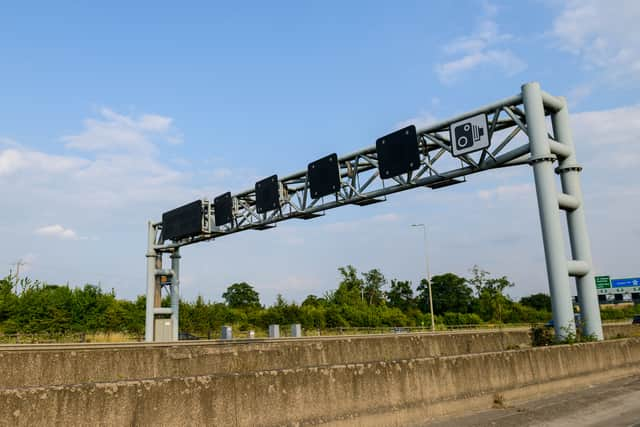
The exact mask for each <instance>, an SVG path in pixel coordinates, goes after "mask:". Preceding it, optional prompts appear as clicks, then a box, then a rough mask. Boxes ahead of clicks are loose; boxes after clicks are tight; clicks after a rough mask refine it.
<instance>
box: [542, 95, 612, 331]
mask: <svg viewBox="0 0 640 427" xmlns="http://www.w3.org/2000/svg"><path fill="white" fill-rule="evenodd" d="M562 100H563V101H564V106H563V108H562V109H560V110H559V111H557V112H556V113H555V114H554V115H553V116H552V117H551V122H552V124H553V134H554V136H555V139H556V140H557V141H558V142H560V143H562V144H564V145H566V146H567V147H568V148H570V152H571V154H570V155H569V156H567V157H565V158H564V159H561V161H560V164H559V166H558V168H557V172H558V173H559V174H560V180H561V183H562V192H563V193H565V194H568V195H570V196H573V197H574V198H576V199H577V200H578V202H579V204H578V207H577V208H575V209H567V210H566V212H567V225H568V228H569V241H570V243H571V254H572V257H573V259H574V260H576V261H584V262H585V263H586V264H587V265H588V267H589V271H588V272H587V273H586V274H584V275H581V276H580V275H578V276H576V288H577V291H578V302H579V304H580V313H581V316H582V320H581V323H582V331H583V333H584V334H586V335H591V336H594V337H596V338H597V339H599V340H602V339H603V338H604V335H603V333H602V320H601V319H600V304H599V303H598V293H597V292H596V286H595V281H594V276H593V264H592V259H591V243H590V242H589V234H588V232H587V222H586V220H585V214H584V199H583V197H582V188H581V186H580V171H581V170H582V168H581V167H580V165H579V164H578V162H577V160H576V153H575V146H574V143H573V135H572V133H571V126H570V123H569V109H568V107H567V102H566V100H565V99H564V98H563V99H562Z"/></svg>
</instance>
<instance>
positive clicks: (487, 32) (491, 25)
mask: <svg viewBox="0 0 640 427" xmlns="http://www.w3.org/2000/svg"><path fill="white" fill-rule="evenodd" d="M483 6H484V17H483V18H482V19H481V21H480V22H479V24H478V26H477V28H476V30H475V31H474V32H473V33H472V34H471V35H469V36H463V37H459V38H457V39H455V40H453V41H452V42H451V43H448V44H446V45H445V46H444V48H443V51H444V53H445V54H446V55H448V56H456V57H455V58H452V59H450V60H448V61H446V62H442V63H439V64H436V67H435V71H436V74H437V75H438V78H439V79H440V81H441V82H443V83H453V82H454V81H456V80H458V79H459V78H460V76H461V75H462V74H464V73H467V72H469V71H471V70H473V69H476V68H478V67H481V66H490V67H497V68H499V69H500V70H502V72H503V73H505V74H506V75H508V76H511V75H514V74H517V73H519V72H521V71H523V70H524V69H525V68H526V67H527V65H526V63H525V62H524V61H523V60H522V59H520V58H519V57H518V56H517V55H516V54H514V53H513V52H512V51H511V50H509V49H505V48H499V47H497V46H499V45H500V44H501V43H503V42H505V41H508V40H511V39H512V37H511V35H509V34H502V33H500V31H499V30H498V24H497V23H496V22H495V19H494V18H495V15H496V13H497V8H496V7H495V6H494V5H492V4H490V3H488V2H485V3H484V5H483Z"/></svg>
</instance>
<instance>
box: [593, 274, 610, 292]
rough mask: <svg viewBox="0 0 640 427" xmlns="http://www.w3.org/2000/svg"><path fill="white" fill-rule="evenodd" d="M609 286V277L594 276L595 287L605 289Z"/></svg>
mask: <svg viewBox="0 0 640 427" xmlns="http://www.w3.org/2000/svg"><path fill="white" fill-rule="evenodd" d="M610 287H611V277H609V276H596V289H607V288H610Z"/></svg>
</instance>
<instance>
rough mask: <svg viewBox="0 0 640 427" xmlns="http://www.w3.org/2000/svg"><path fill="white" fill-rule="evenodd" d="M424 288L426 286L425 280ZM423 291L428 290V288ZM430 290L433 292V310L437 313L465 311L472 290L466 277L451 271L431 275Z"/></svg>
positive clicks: (471, 296)
mask: <svg viewBox="0 0 640 427" xmlns="http://www.w3.org/2000/svg"><path fill="white" fill-rule="evenodd" d="M424 288H426V282H425V285H424ZM425 291H426V292H428V290H425ZM431 291H432V292H433V312H434V313H435V314H437V315H440V314H443V313H446V312H456V313H466V312H468V311H469V309H470V307H471V303H472V300H473V290H472V289H471V288H470V287H469V286H467V284H466V279H464V278H462V277H460V276H457V275H455V274H453V273H445V274H440V275H437V276H433V277H432V278H431ZM427 297H428V294H427Z"/></svg>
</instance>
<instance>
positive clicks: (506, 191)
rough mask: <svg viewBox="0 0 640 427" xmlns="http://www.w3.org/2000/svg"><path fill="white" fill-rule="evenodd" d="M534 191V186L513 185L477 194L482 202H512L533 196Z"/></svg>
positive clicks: (500, 186) (501, 186) (481, 191)
mask: <svg viewBox="0 0 640 427" xmlns="http://www.w3.org/2000/svg"><path fill="white" fill-rule="evenodd" d="M533 191H534V186H533V184H511V185H499V186H498V187H496V188H492V189H489V190H480V191H478V193H477V194H478V197H480V198H481V199H482V200H492V199H498V200H512V199H517V198H520V197H522V196H525V195H528V194H531V193H532V192H533Z"/></svg>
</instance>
